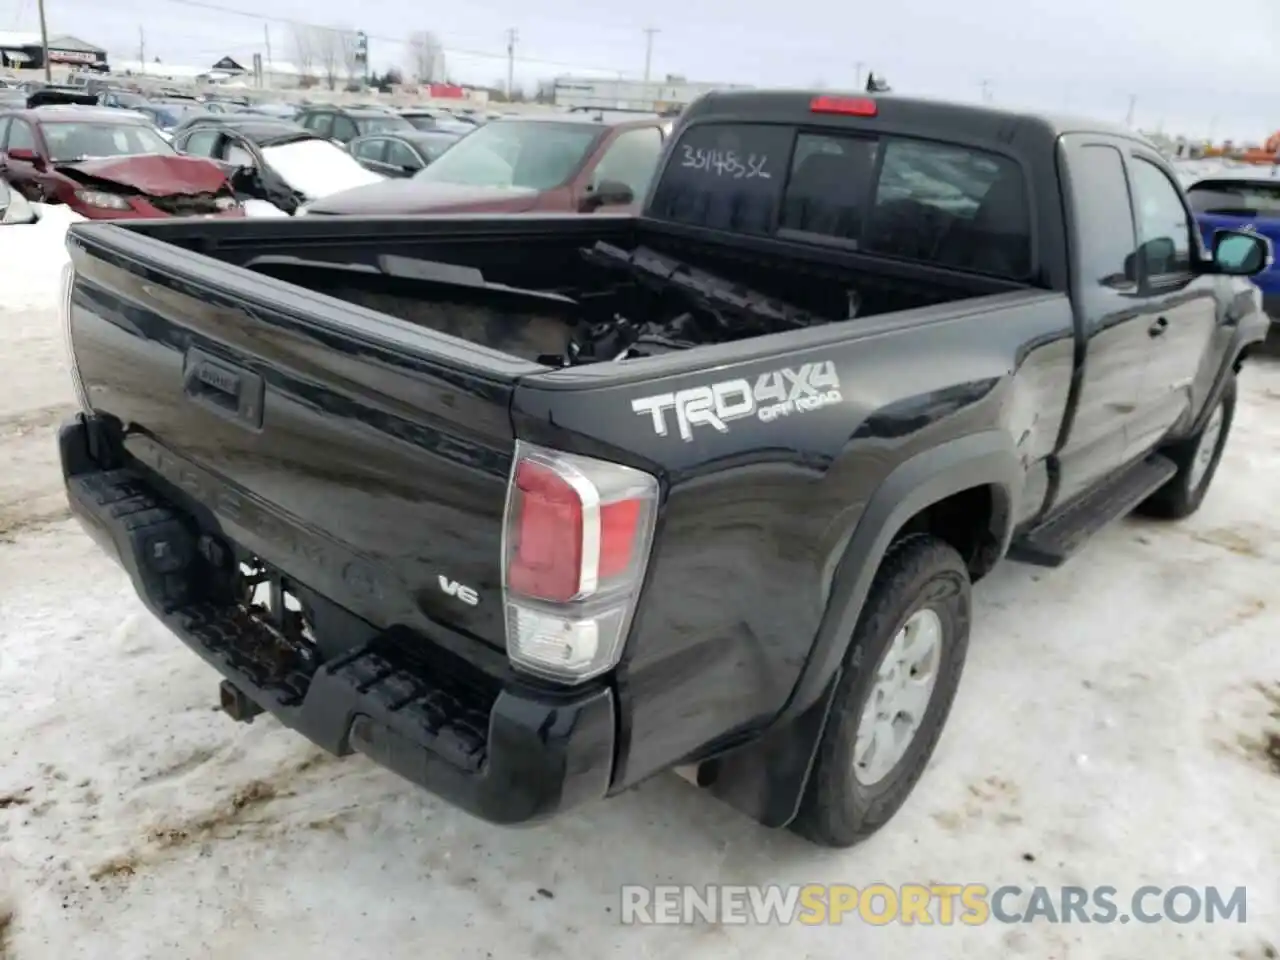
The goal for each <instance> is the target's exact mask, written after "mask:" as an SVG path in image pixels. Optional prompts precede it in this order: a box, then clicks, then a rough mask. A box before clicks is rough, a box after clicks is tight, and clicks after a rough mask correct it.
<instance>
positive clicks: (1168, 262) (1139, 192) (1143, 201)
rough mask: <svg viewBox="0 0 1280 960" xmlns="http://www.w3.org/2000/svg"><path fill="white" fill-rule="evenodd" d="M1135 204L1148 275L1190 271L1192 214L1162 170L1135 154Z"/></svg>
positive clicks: (1131, 169)
mask: <svg viewBox="0 0 1280 960" xmlns="http://www.w3.org/2000/svg"><path fill="white" fill-rule="evenodd" d="M1129 170H1130V171H1131V173H1132V175H1133V206H1134V209H1135V210H1136V211H1137V214H1138V218H1137V219H1138V243H1139V244H1141V245H1142V246H1141V256H1142V259H1143V262H1144V263H1145V265H1146V270H1147V276H1149V277H1152V276H1154V277H1158V276H1167V275H1169V274H1179V273H1187V272H1189V271H1190V270H1191V217H1190V216H1189V215H1188V214H1187V208H1186V207H1185V206H1184V205H1183V203H1182V197H1180V196H1179V195H1178V191H1177V189H1176V188H1175V187H1174V185H1173V183H1172V182H1171V181H1170V180H1169V178H1168V177H1167V176H1165V173H1164V171H1163V170H1161V169H1160V168H1159V167H1157V166H1156V165H1155V164H1154V163H1152V162H1151V161H1149V160H1144V159H1142V158H1141V157H1134V158H1133V162H1132V163H1130V165H1129Z"/></svg>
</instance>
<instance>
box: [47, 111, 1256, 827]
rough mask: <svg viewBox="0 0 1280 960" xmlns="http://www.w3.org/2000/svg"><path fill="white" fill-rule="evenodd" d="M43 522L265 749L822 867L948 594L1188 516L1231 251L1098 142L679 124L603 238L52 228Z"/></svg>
mask: <svg viewBox="0 0 1280 960" xmlns="http://www.w3.org/2000/svg"><path fill="white" fill-rule="evenodd" d="M68 245H69V247H70V251H71V264H70V265H69V267H68V274H67V281H66V291H65V319H66V326H67V337H68V344H69V348H70V356H71V368H72V371H73V378H74V382H75V387H76V390H77V393H78V396H79V402H80V405H81V407H82V410H83V412H82V413H80V414H79V415H78V416H77V417H76V418H75V419H74V421H72V422H68V423H67V424H66V425H65V426H64V427H63V429H62V430H61V433H60V437H59V443H60V445H61V457H62V465H63V470H64V473H65V476H66V486H67V493H68V497H69V499H70V503H71V506H72V509H73V510H74V512H75V514H76V515H77V516H78V517H79V518H80V519H81V520H82V521H83V523H84V525H85V527H86V529H87V530H88V531H89V532H90V533H91V534H92V536H93V537H94V538H95V539H96V540H97V541H98V542H99V543H100V544H101V545H102V546H103V548H104V549H106V550H108V551H109V552H111V553H112V554H113V555H115V556H117V557H118V558H119V561H120V563H121V564H122V565H123V567H124V568H125V569H126V570H127V571H128V573H129V575H130V576H131V578H132V579H133V582H134V584H135V585H136V587H137V590H138V592H139V594H140V595H141V597H142V599H143V601H144V602H145V603H146V605H147V606H148V607H149V608H150V610H151V611H152V612H153V613H154V615H155V616H156V617H158V618H159V619H161V620H162V621H163V622H164V623H165V624H166V625H167V626H168V627H169V628H170V629H171V630H172V631H173V632H174V633H176V634H177V635H178V637H179V638H180V639H181V640H182V641H183V642H184V643H186V644H187V645H189V646H190V647H191V648H192V649H193V650H195V651H196V652H197V653H199V654H200V655H201V656H203V657H204V658H205V659H206V660H208V662H209V663H210V664H212V665H213V666H214V667H215V668H216V669H217V670H218V671H219V672H220V673H221V674H222V676H223V677H224V678H225V680H224V682H223V683H222V687H221V697H222V704H223V706H224V708H225V709H226V710H227V712H228V713H230V714H231V715H232V716H234V717H236V718H238V719H250V718H252V717H253V716H254V715H255V714H258V713H260V712H262V711H263V710H266V711H269V712H270V713H271V714H272V715H274V716H275V717H276V718H278V719H279V720H280V722H282V723H283V724H285V725H286V726H289V727H292V728H293V729H295V730H297V731H299V732H300V733H302V734H304V735H305V736H307V737H309V738H310V739H311V740H313V741H315V742H316V743H318V744H320V745H321V746H323V747H325V748H326V749H328V750H330V751H333V752H335V753H339V754H342V753H347V752H350V751H352V750H355V751H359V752H360V753H363V754H365V755H367V756H369V757H371V758H372V759H374V760H375V761H377V762H379V763H381V764H384V765H386V766H387V767H389V768H391V769H392V770H394V771H396V772H398V773H399V774H401V775H403V776H405V777H407V778H409V779H410V780H412V781H414V782H416V783H418V784H421V785H422V786H424V787H426V788H428V789H430V790H433V791H435V792H437V793H439V794H440V795H442V796H444V797H446V798H447V799H449V800H450V801H452V802H454V803H456V804H458V805H459V806H461V807H463V808H465V809H467V810H469V811H471V812H472V813H474V814H477V815H479V816H481V817H483V818H486V819H488V820H491V821H494V822H499V823H517V822H525V821H530V820H535V819H538V818H541V817H544V816H547V815H549V814H552V813H555V812H557V811H561V810H564V809H566V808H568V807H571V806H573V805H575V804H578V803H581V802H584V801H588V800H592V799H595V798H600V797H605V796H609V795H613V794H617V793H619V792H620V791H623V790H625V789H627V788H628V787H629V786H632V785H634V784H636V783H638V782H639V781H642V780H644V779H645V778H647V777H650V776H653V775H654V774H656V773H659V772H661V771H664V770H669V769H672V768H677V769H678V770H679V771H680V772H682V773H683V774H684V775H686V776H687V777H688V778H690V779H692V780H694V781H695V782H696V783H698V784H699V785H700V786H702V787H704V788H705V789H706V791H708V792H709V793H711V794H713V795H715V796H717V797H719V798H721V799H723V800H725V801H727V802H729V803H731V804H732V805H734V806H735V807H737V808H738V809H740V810H742V811H744V812H746V813H747V814H749V815H750V816H752V817H754V818H756V819H757V820H759V821H760V822H762V823H764V824H767V825H770V826H782V825H791V826H792V827H793V828H795V829H796V830H797V831H798V832H799V833H801V834H802V835H804V836H807V837H809V838H810V839H812V840H814V841H816V842H818V843H822V844H827V845H848V844H852V843H854V842H855V841H857V840H859V839H860V838H862V837H864V836H866V835H868V834H869V833H870V832H871V831H873V830H875V829H876V828H878V827H879V826H881V825H882V824H883V823H884V822H885V821H887V820H888V819H889V818H890V817H891V816H892V815H893V813H894V812H895V810H896V809H897V808H898V807H899V805H900V804H901V803H902V801H903V800H904V799H905V797H906V796H907V794H908V793H909V792H910V790H911V789H912V787H913V786H914V784H915V783H916V781H917V779H918V778H919V776H920V774H921V772H922V770H923V769H924V767H925V765H926V764H927V762H928V759H929V756H930V754H931V753H932V751H933V749H934V745H935V743H936V742H937V740H938V737H939V735H940V733H941V730H942V727H943V724H944V722H945V719H946V716H947V714H948V712H949V710H950V707H951V703H952V699H953V697H954V695H955V692H956V688H957V684H958V682H959V678H960V673H961V667H962V664H963V662H964V659H965V652H966V647H967V644H968V639H969V627H970V586H971V584H972V583H973V582H975V581H977V580H979V579H980V578H981V577H982V576H983V575H985V574H986V573H987V572H988V571H990V570H991V569H992V567H993V565H994V564H995V563H996V562H997V561H999V560H1000V559H1001V558H1002V557H1005V556H1007V555H1008V556H1013V557H1015V558H1020V559H1022V560H1024V561H1029V562H1033V563H1039V564H1044V565H1050V566H1052V565H1056V564H1059V563H1061V562H1062V561H1063V560H1064V559H1065V558H1066V557H1067V556H1068V555H1069V554H1070V553H1072V552H1073V551H1074V550H1075V549H1077V548H1078V547H1080V546H1081V544H1082V543H1083V542H1084V541H1085V540H1086V539H1087V537H1088V535H1089V534H1091V533H1092V532H1094V531H1096V530H1097V529H1098V528H1100V527H1101V526H1102V525H1103V524H1104V523H1106V522H1108V521H1111V520H1113V519H1115V518H1118V517H1120V516H1123V515H1125V514H1126V513H1128V512H1130V511H1131V510H1133V509H1134V508H1135V507H1138V506H1141V507H1142V508H1143V509H1144V510H1146V511H1148V512H1150V513H1153V514H1158V515H1162V516H1165V517H1169V518H1178V517H1183V516H1186V515H1187V514H1190V513H1191V512H1193V511H1194V510H1195V509H1196V508H1197V507H1198V506H1199V504H1200V502H1201V499H1202V498H1203V497H1204V495H1205V490H1206V488H1207V487H1208V485H1209V483H1210V481H1211V479H1212V477H1213V473H1214V470H1215V468H1216V466H1217V463H1218V459H1219V457H1220V455H1221V452H1222V448H1223V445H1224V443H1225V442H1226V438H1227V434H1228V431H1229V429H1230V426H1231V419H1232V412H1233V409H1234V405H1235V398H1236V386H1235V373H1236V371H1237V370H1238V369H1239V367H1240V365H1241V362H1242V361H1243V360H1244V358H1245V355H1246V354H1247V353H1248V352H1249V350H1250V349H1251V348H1252V347H1253V346H1254V345H1255V344H1257V343H1258V342H1259V341H1260V340H1261V339H1262V338H1263V336H1264V334H1265V330H1266V325H1267V319H1266V317H1265V316H1264V315H1263V314H1262V312H1261V310H1260V298H1259V295H1258V292H1257V290H1256V288H1254V287H1252V286H1251V284H1250V283H1248V282H1247V281H1244V280H1241V279H1239V278H1241V277H1246V276H1250V275H1253V274H1255V273H1256V272H1258V271H1260V270H1262V269H1263V268H1264V267H1265V265H1266V264H1267V263H1268V262H1269V261H1270V258H1271V248H1270V245H1269V242H1268V241H1267V240H1266V239H1265V238H1261V237H1258V236H1256V235H1253V234H1250V233H1246V232H1230V231H1225V232H1221V233H1218V234H1217V235H1216V236H1215V237H1214V240H1213V244H1212V247H1213V249H1212V250H1206V249H1205V246H1204V242H1203V240H1202V239H1201V238H1200V236H1199V235H1198V233H1197V231H1196V229H1195V223H1194V220H1193V218H1192V216H1191V214H1190V212H1189V210H1188V207H1187V203H1186V199H1185V197H1184V195H1183V193H1182V192H1181V190H1180V189H1179V187H1178V186H1177V182H1176V180H1175V179H1174V176H1173V175H1172V173H1171V171H1170V169H1169V167H1168V165H1167V164H1166V163H1165V161H1164V160H1163V159H1162V158H1161V156H1160V155H1159V154H1158V153H1157V152H1156V151H1155V150H1154V149H1153V148H1152V147H1151V146H1150V145H1149V144H1147V143H1146V142H1144V141H1142V140H1140V139H1136V138H1135V137H1134V136H1133V135H1131V134H1130V133H1129V132H1128V131H1127V130H1124V129H1118V128H1114V127H1110V126H1107V125H1105V124H1101V123H1094V122H1089V121H1069V120H1060V119H1054V118H1049V117H1043V116H1031V115H1024V114H1015V113H1009V112H1003V111H998V110H993V109H986V108H978V107H970V106H957V105H946V104H938V103H931V102H924V101H918V100H912V99H906V98H899V97H896V96H878V97H876V96H853V97H842V96H832V95H827V94H821V95H809V94H805V93H802V92H743V93H723V94H714V95H710V96H707V97H705V98H703V99H701V100H700V101H698V102H697V103H696V104H695V105H694V106H692V107H690V108H689V109H688V110H687V111H686V112H685V114H684V115H683V116H682V118H681V120H680V123H679V126H678V128H677V130H676V131H675V133H674V135H673V138H672V142H671V143H670V144H669V146H668V147H667V150H666V152H665V154H664V157H663V161H662V164H661V167H660V170H659V174H658V176H657V177H656V178H655V181H654V183H653V185H652V186H651V187H650V190H649V195H648V196H647V197H646V198H645V203H644V207H643V212H642V214H640V215H639V216H635V217H632V216H600V215H596V216H591V217H574V216H537V215H535V216H522V217H520V216H491V217H466V216H454V217H428V218H409V217H402V218H381V219H362V218H345V217H344V218H320V217H313V218H303V219H300V220H288V221H280V220H244V221H235V220H228V221H225V222H215V221H211V220H201V221H198V222H197V221H173V220H170V221H165V222H136V221H135V222H131V223H128V224H79V225H76V226H74V227H72V229H71V231H70V235H69V239H68Z"/></svg>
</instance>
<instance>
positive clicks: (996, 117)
mask: <svg viewBox="0 0 1280 960" xmlns="http://www.w3.org/2000/svg"><path fill="white" fill-rule="evenodd" d="M818 101H823V102H825V108H824V107H822V106H821V105H819V106H815V104H816V103H817V102H818ZM841 114H843V115H845V116H847V117H848V118H849V122H850V125H853V124H865V123H867V122H868V121H869V120H871V119H872V118H874V119H875V122H876V124H877V125H883V126H884V128H885V130H886V131H889V130H894V131H896V130H898V129H900V128H906V127H909V128H910V130H911V132H913V133H915V134H917V135H918V134H919V132H920V131H921V130H924V129H928V130H930V131H932V132H934V133H935V134H936V136H937V139H939V140H954V141H956V142H959V143H965V142H971V141H974V140H978V139H982V140H1004V139H1010V138H1011V136H1012V134H1013V130H1014V129H1015V128H1018V127H1032V128H1035V129H1037V130H1039V131H1042V132H1043V133H1044V134H1046V135H1048V136H1052V137H1057V136H1060V135H1062V134H1066V133H1105V134H1108V135H1111V136H1118V137H1127V138H1129V139H1132V140H1139V141H1142V142H1144V143H1145V142H1146V140H1145V138H1143V137H1141V136H1139V135H1137V134H1135V133H1134V132H1133V131H1132V130H1130V129H1129V128H1128V127H1125V126H1123V125H1121V124H1117V123H1109V122H1106V121H1102V120H1096V119H1092V118H1086V117H1073V116H1069V115H1057V114H1050V113H1034V112H1028V111H1015V110H1007V109H1003V108H1000V107H990V106H980V105H976V104H968V103H959V102H954V103H953V102H949V101H945V100H924V99H918V98H913V97H903V96H898V95H897V94H889V95H886V94H871V93H836V92H827V91H818V90H764V91H762V90H725V91H714V92H712V93H707V94H704V95H703V96H701V97H699V98H698V99H697V100H695V101H694V102H693V103H692V104H690V105H689V107H688V108H686V109H685V111H684V113H682V114H681V116H680V123H681V126H686V125H688V124H692V123H702V122H707V121H712V120H715V121H720V122H723V121H729V120H739V121H742V122H751V123H770V122H774V123H797V122H806V121H807V122H810V123H812V122H815V121H817V120H818V119H819V115H820V121H821V125H822V126H824V127H831V126H839V125H840V122H839V117H840V115H841Z"/></svg>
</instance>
